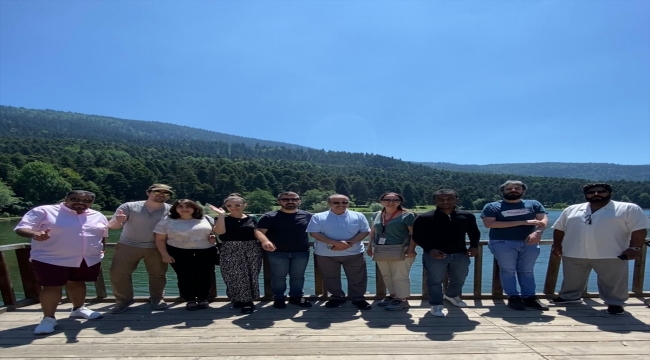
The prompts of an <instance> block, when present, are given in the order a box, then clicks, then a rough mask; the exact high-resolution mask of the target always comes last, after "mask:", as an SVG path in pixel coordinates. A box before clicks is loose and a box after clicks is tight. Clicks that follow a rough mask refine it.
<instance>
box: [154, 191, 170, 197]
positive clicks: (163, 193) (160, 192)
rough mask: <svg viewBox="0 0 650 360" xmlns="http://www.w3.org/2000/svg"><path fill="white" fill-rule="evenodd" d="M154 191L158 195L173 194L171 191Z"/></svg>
mask: <svg viewBox="0 0 650 360" xmlns="http://www.w3.org/2000/svg"><path fill="white" fill-rule="evenodd" d="M152 193H154V194H156V195H165V196H172V193H170V192H169V191H162V190H154V191H152Z"/></svg>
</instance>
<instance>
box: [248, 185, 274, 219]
mask: <svg viewBox="0 0 650 360" xmlns="http://www.w3.org/2000/svg"><path fill="white" fill-rule="evenodd" d="M244 198H245V199H246V203H247V204H248V205H247V206H246V210H247V211H249V212H252V213H254V214H262V213H265V212H267V211H271V210H273V205H275V204H276V198H275V197H274V196H273V195H271V193H270V192H268V191H264V190H260V189H255V190H253V191H251V192H249V193H248V194H246V195H245V196H244Z"/></svg>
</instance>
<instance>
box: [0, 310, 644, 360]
mask: <svg viewBox="0 0 650 360" xmlns="http://www.w3.org/2000/svg"><path fill="white" fill-rule="evenodd" d="M468 304H469V307H468V308H465V309H459V308H450V309H449V315H448V316H447V317H446V318H434V317H433V316H431V315H430V314H429V313H428V309H429V307H428V305H427V304H426V303H425V302H421V301H420V300H412V301H411V305H412V307H411V309H410V310H408V311H397V312H389V311H385V310H384V309H382V308H380V307H377V306H373V309H372V310H370V311H364V312H360V311H357V310H356V308H354V307H353V306H352V305H351V304H350V303H349V302H348V303H347V304H345V305H344V306H343V307H341V308H338V309H326V308H324V307H323V306H322V302H320V301H319V302H316V306H315V307H313V308H311V309H299V308H297V307H294V306H292V305H288V307H287V308H286V309H284V310H277V309H274V308H273V307H271V306H270V304H269V303H266V302H265V303H261V304H260V305H261V306H259V307H258V308H259V310H258V311H257V312H256V313H254V314H251V315H240V314H239V312H238V310H233V309H231V308H230V306H229V304H228V303H225V302H215V303H212V304H211V306H212V308H211V309H208V310H198V311H195V312H189V311H186V310H185V308H184V306H183V304H175V305H174V306H173V307H171V308H169V309H167V310H165V311H157V312H152V311H150V310H149V307H148V304H146V303H138V304H136V305H134V307H133V308H132V309H131V310H129V311H127V312H125V313H123V314H118V315H114V314H106V315H105V316H104V318H102V319H98V320H90V321H87V320H79V319H69V318H67V315H68V312H69V311H70V306H71V305H70V304H62V305H61V306H60V307H59V312H58V314H57V315H58V316H57V318H58V319H59V326H58V328H57V331H56V332H55V333H53V334H50V335H45V336H37V335H34V334H33V329H34V327H35V326H36V324H37V323H38V322H39V321H40V318H41V311H40V307H39V305H30V306H26V307H21V308H18V309H16V310H14V311H10V312H5V313H2V314H0V358H2V359H26V358H41V359H57V358H77V359H79V358H93V359H121V358H138V359H153V358H164V359H188V358H191V359H199V358H206V359H207V358H232V359H257V360H266V359H278V358H279V357H280V356H283V357H290V358H293V359H326V360H327V359H350V360H357V359H394V358H396V357H399V358H403V359H409V360H411V359H412V360H419V359H427V360H438V359H463V358H471V359H485V360H488V359H489V360H510V359H512V360H535V359H547V360H588V359H589V360H596V359H598V360H605V359H616V360H632V359H634V360H641V359H643V360H648V359H650V325H649V324H650V308H648V307H646V306H645V305H644V304H643V303H642V301H641V300H640V299H636V298H635V299H630V301H629V305H628V306H627V307H626V310H627V311H628V313H626V314H624V315H620V316H614V315H609V314H607V313H605V306H604V305H603V304H602V302H601V301H600V300H598V299H587V300H586V304H585V305H580V304H572V305H567V306H565V307H551V310H550V311H546V312H540V311H534V310H528V311H514V310H510V309H508V308H507V307H506V306H505V305H504V303H503V302H502V301H500V300H468ZM111 306H112V304H109V303H97V304H92V305H91V306H90V307H91V308H92V309H94V310H98V311H102V312H103V311H106V310H108V309H109V308H110V307H111Z"/></svg>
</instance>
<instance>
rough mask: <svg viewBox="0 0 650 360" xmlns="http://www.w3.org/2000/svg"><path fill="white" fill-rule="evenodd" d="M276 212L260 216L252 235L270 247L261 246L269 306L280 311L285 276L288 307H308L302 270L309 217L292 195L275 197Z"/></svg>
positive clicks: (283, 305)
mask: <svg viewBox="0 0 650 360" xmlns="http://www.w3.org/2000/svg"><path fill="white" fill-rule="evenodd" d="M278 204H279V205H280V210H278V211H271V212H268V213H266V214H264V215H263V216H262V217H261V218H260V220H259V222H258V224H257V229H255V232H256V233H257V235H258V238H260V239H264V238H267V239H268V240H269V241H270V242H271V244H270V245H269V246H266V247H264V250H266V251H267V252H266V257H267V259H268V260H269V265H270V268H271V290H272V291H273V297H274V299H275V301H274V302H273V307H274V308H276V309H284V308H286V307H287V305H286V303H285V292H286V290H287V275H289V304H294V305H298V306H300V307H311V303H310V302H309V301H308V300H307V299H305V298H303V297H302V295H303V292H302V290H303V286H304V284H305V270H306V269H307V263H308V262H309V235H308V234H307V232H306V231H307V225H308V224H309V221H310V220H311V214H310V213H308V212H306V211H304V210H299V209H298V206H299V205H300V196H298V194H296V193H295V192H283V193H281V194H280V195H278Z"/></svg>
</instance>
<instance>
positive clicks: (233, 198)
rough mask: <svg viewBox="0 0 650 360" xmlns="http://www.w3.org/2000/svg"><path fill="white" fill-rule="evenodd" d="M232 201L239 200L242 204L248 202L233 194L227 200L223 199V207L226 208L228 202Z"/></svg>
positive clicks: (237, 194)
mask: <svg viewBox="0 0 650 360" xmlns="http://www.w3.org/2000/svg"><path fill="white" fill-rule="evenodd" d="M230 200H239V201H241V202H242V204H246V200H244V198H243V197H241V195H240V194H239V193H232V194H230V195H228V197H227V198H225V199H223V205H224V206H225V205H226V203H227V202H228V201H230Z"/></svg>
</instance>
